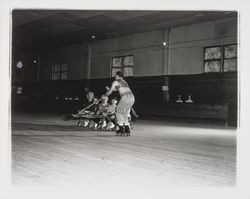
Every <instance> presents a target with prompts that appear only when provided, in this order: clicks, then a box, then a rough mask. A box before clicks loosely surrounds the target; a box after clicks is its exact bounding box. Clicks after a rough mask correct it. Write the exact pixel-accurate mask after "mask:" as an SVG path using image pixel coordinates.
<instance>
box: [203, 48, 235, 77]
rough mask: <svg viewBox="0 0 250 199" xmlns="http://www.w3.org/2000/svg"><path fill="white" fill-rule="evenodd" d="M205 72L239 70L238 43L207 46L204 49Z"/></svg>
mask: <svg viewBox="0 0 250 199" xmlns="http://www.w3.org/2000/svg"><path fill="white" fill-rule="evenodd" d="M204 54H205V55H204V59H205V60H204V67H205V73H210V72H230V71H236V70H237V45H236V44H230V45H223V46H214V47H206V48H205V49H204Z"/></svg>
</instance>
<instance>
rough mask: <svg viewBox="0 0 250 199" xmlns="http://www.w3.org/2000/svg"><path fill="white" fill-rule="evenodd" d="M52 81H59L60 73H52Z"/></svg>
mask: <svg viewBox="0 0 250 199" xmlns="http://www.w3.org/2000/svg"><path fill="white" fill-rule="evenodd" d="M52 79H53V80H59V79H60V73H53V78H52Z"/></svg>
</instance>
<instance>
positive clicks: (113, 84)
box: [106, 81, 119, 96]
mask: <svg viewBox="0 0 250 199" xmlns="http://www.w3.org/2000/svg"><path fill="white" fill-rule="evenodd" d="M118 85H119V83H118V81H114V82H113V83H112V86H111V88H110V89H109V90H108V91H107V92H106V95H107V96H109V95H110V94H111V93H112V92H113V91H114V90H115V87H116V86H118Z"/></svg>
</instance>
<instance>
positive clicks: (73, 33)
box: [12, 10, 237, 51]
mask: <svg viewBox="0 0 250 199" xmlns="http://www.w3.org/2000/svg"><path fill="white" fill-rule="evenodd" d="M235 16H237V13H236V12H232V11H128V10H120V11H118V10H14V11H13V15H12V17H13V47H14V48H15V49H16V50H21V51H27V50H34V49H41V48H47V47H54V46H59V45H67V44H73V43H79V42H88V41H91V40H100V39H106V38H113V37H118V36H124V35H128V34H133V33H139V32H146V31H152V30H159V29H164V28H170V27H177V26H182V25H188V24H194V23H200V22H205V21H210V20H214V19H222V18H228V17H235ZM93 35H95V38H94V39H93V38H92V37H91V36H93Z"/></svg>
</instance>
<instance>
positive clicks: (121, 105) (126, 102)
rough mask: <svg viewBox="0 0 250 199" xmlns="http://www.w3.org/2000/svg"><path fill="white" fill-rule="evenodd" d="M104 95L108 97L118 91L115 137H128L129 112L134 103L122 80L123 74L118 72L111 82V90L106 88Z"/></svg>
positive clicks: (127, 86)
mask: <svg viewBox="0 0 250 199" xmlns="http://www.w3.org/2000/svg"><path fill="white" fill-rule="evenodd" d="M107 89H108V91H107V93H106V95H107V96H109V95H110V94H111V93H112V92H113V91H118V92H119V94H120V97H121V98H120V100H119V102H118V104H117V107H116V112H115V115H116V120H117V124H118V127H119V128H118V129H117V131H116V135H117V136H118V135H121V136H124V135H127V136H130V131H131V129H130V125H129V117H128V115H129V112H130V110H131V108H132V106H133V104H134V102H135V97H134V95H133V93H132V91H131V90H130V88H129V85H128V83H127V82H126V81H125V80H124V79H123V74H122V72H121V71H118V72H117V73H116V75H115V80H114V81H113V83H112V85H111V88H110V89H109V88H107Z"/></svg>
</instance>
